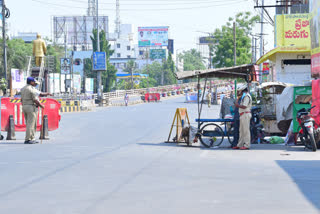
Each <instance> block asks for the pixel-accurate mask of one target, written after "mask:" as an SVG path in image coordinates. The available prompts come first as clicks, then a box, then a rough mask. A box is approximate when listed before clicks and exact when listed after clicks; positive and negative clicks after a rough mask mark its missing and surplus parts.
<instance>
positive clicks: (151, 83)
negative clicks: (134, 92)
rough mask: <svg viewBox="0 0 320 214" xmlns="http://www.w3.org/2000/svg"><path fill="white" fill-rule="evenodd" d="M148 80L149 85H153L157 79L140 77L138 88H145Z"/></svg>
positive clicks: (155, 84)
mask: <svg viewBox="0 0 320 214" xmlns="http://www.w3.org/2000/svg"><path fill="white" fill-rule="evenodd" d="M148 81H149V87H155V86H157V85H158V84H157V80H155V79H154V78H152V77H149V78H148V79H141V80H140V84H139V86H140V88H147V87H148Z"/></svg>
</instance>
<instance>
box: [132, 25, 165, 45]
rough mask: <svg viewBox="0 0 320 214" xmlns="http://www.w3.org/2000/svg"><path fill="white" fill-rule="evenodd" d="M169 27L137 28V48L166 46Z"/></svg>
mask: <svg viewBox="0 0 320 214" xmlns="http://www.w3.org/2000/svg"><path fill="white" fill-rule="evenodd" d="M168 30H169V27H139V28H138V41H139V43H138V44H139V47H157V46H168Z"/></svg>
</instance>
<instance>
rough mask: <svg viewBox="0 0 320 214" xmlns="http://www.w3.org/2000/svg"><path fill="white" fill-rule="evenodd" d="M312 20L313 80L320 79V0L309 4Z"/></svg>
mask: <svg viewBox="0 0 320 214" xmlns="http://www.w3.org/2000/svg"><path fill="white" fill-rule="evenodd" d="M309 8H310V14H311V20H310V24H311V26H310V28H311V30H310V31H311V32H310V33H311V48H312V50H311V76H312V77H313V78H319V77H320V44H319V29H320V19H319V18H320V17H319V16H320V0H311V1H310V3H309Z"/></svg>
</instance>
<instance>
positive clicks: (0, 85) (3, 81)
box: [0, 78, 7, 93]
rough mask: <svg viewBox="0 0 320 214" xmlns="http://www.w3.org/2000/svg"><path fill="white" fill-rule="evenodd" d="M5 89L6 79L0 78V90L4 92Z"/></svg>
mask: <svg viewBox="0 0 320 214" xmlns="http://www.w3.org/2000/svg"><path fill="white" fill-rule="evenodd" d="M6 89H7V81H6V79H5V78H1V79H0V90H2V91H3V92H4V93H5V92H6Z"/></svg>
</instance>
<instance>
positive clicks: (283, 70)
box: [274, 53, 311, 85]
mask: <svg viewBox="0 0 320 214" xmlns="http://www.w3.org/2000/svg"><path fill="white" fill-rule="evenodd" d="M302 56H305V59H310V58H311V57H310V55H309V54H300V53H298V54H296V53H290V54H289V53H277V54H276V64H275V72H274V81H279V82H285V83H291V84H295V85H303V84H304V83H306V82H309V81H310V80H311V65H282V61H283V60H285V59H302Z"/></svg>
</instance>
